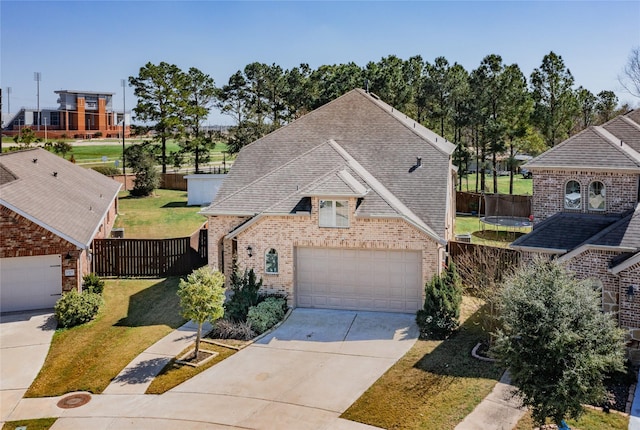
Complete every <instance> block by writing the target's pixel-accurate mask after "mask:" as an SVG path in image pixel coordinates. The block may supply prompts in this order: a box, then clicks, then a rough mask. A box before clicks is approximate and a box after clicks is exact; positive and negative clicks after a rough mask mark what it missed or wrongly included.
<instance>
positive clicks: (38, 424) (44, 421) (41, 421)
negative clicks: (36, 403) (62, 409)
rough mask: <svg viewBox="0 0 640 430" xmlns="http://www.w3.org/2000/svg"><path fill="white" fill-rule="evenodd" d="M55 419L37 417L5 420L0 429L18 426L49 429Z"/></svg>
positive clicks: (13, 429) (34, 429)
mask: <svg viewBox="0 0 640 430" xmlns="http://www.w3.org/2000/svg"><path fill="white" fill-rule="evenodd" d="M56 420H57V418H38V419H33V420H20V421H7V422H6V423H4V425H3V426H2V430H15V429H16V428H18V427H25V428H26V429H27V430H49V429H50V428H51V426H52V425H53V424H54V423H55V422H56Z"/></svg>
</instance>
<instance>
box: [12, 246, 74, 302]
mask: <svg viewBox="0 0 640 430" xmlns="http://www.w3.org/2000/svg"><path fill="white" fill-rule="evenodd" d="M61 292H62V273H61V260H60V255H43V256H38V257H16V258H2V259H0V311H2V312H12V311H24V310H30V309H45V308H52V307H53V305H55V303H56V301H57V300H58V299H59V298H60V295H61Z"/></svg>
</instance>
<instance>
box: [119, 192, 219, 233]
mask: <svg viewBox="0 0 640 430" xmlns="http://www.w3.org/2000/svg"><path fill="white" fill-rule="evenodd" d="M200 209H201V208H200V207H199V206H187V193H186V192H185V191H175V190H160V189H158V190H155V191H154V194H153V196H150V197H132V196H129V193H128V192H126V191H121V192H120V195H119V201H118V212H119V215H118V218H116V223H115V227H117V228H124V234H125V237H126V238H138V239H165V238H171V237H185V236H189V235H191V234H192V233H193V232H195V231H196V230H197V229H198V228H200V227H201V226H202V225H203V224H204V223H205V221H206V219H205V218H204V217H203V216H202V215H198V211H200Z"/></svg>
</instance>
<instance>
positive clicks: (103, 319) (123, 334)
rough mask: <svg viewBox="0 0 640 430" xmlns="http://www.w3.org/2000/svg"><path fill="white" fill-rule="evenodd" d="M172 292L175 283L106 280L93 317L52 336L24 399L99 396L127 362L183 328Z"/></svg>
mask: <svg viewBox="0 0 640 430" xmlns="http://www.w3.org/2000/svg"><path fill="white" fill-rule="evenodd" d="M177 289H178V278H168V279H164V280H162V279H160V280H158V279H155V280H149V279H127V280H121V279H118V280H107V281H106V285H105V289H104V299H105V305H104V306H103V308H102V309H101V311H100V313H99V314H98V316H97V318H96V319H95V320H93V321H92V322H90V323H87V324H84V325H81V326H77V327H74V328H71V329H58V330H57V331H56V333H55V334H54V336H53V341H52V343H51V348H50V349H49V354H48V355H47V359H46V360H45V363H44V366H43V367H42V370H41V371H40V373H39V374H38V376H37V378H36V380H35V381H34V382H33V384H32V385H31V387H29V390H28V391H27V393H26V397H50V396H60V395H63V394H65V393H68V392H71V391H89V392H91V393H101V392H102V391H103V390H104V389H105V388H106V387H107V385H109V383H110V382H111V380H112V379H113V378H115V377H116V376H117V375H118V373H120V371H121V370H122V369H123V368H124V367H125V366H126V365H128V364H129V363H130V362H131V360H133V359H134V358H135V357H137V356H138V355H139V354H140V353H141V352H142V351H144V350H145V349H147V348H148V347H149V346H151V345H153V344H154V343H155V342H156V341H158V340H160V339H161V338H163V337H164V336H166V335H167V334H169V333H170V332H171V331H172V330H174V329H176V328H178V327H180V326H181V325H182V324H184V322H185V320H184V318H182V316H180V314H179V312H180V306H179V299H178V296H177V295H176V291H177Z"/></svg>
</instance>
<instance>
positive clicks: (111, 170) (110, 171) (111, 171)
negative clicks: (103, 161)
mask: <svg viewBox="0 0 640 430" xmlns="http://www.w3.org/2000/svg"><path fill="white" fill-rule="evenodd" d="M92 169H93V170H95V171H96V172H98V173H102V174H103V175H105V176H113V175H119V174H120V169H118V168H117V167H114V166H95V167H92Z"/></svg>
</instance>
